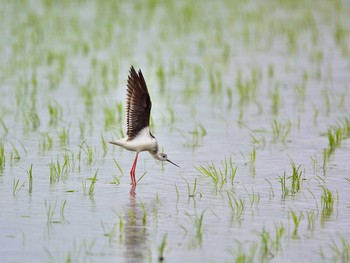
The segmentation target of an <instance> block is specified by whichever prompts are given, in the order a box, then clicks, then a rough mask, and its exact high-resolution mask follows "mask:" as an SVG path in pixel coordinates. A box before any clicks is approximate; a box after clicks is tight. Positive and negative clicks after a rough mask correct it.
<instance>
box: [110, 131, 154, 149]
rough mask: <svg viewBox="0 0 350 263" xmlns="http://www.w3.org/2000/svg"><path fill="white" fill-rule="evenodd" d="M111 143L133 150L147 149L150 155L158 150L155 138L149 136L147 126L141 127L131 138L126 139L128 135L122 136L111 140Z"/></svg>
mask: <svg viewBox="0 0 350 263" xmlns="http://www.w3.org/2000/svg"><path fill="white" fill-rule="evenodd" d="M111 143H112V144H115V145H118V146H120V147H123V148H124V149H126V150H129V151H133V152H143V151H148V152H150V153H151V154H152V155H153V154H156V153H157V152H158V143H157V140H156V139H155V138H154V137H152V136H151V134H150V132H149V127H145V128H143V129H142V130H141V131H140V132H139V133H138V134H137V136H136V137H135V138H133V139H132V140H128V137H124V138H122V139H119V140H115V141H112V142H111Z"/></svg>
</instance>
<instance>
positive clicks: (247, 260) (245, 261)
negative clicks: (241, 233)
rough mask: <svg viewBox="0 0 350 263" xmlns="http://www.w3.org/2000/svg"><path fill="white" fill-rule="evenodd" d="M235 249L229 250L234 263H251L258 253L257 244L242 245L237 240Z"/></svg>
mask: <svg viewBox="0 0 350 263" xmlns="http://www.w3.org/2000/svg"><path fill="white" fill-rule="evenodd" d="M237 243H238V245H237V247H235V248H232V249H229V253H230V254H231V255H232V256H233V257H234V261H233V262H235V263H253V262H255V261H254V260H255V257H256V254H257V252H258V243H257V242H253V243H252V244H243V243H241V242H240V241H238V240H237Z"/></svg>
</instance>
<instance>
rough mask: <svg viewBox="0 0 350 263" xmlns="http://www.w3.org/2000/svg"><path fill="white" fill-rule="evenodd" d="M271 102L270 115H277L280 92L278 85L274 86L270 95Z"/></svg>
mask: <svg viewBox="0 0 350 263" xmlns="http://www.w3.org/2000/svg"><path fill="white" fill-rule="evenodd" d="M271 101H272V113H273V114H274V115H278V113H279V107H280V104H281V102H280V91H279V84H278V83H277V84H275V88H274V91H273V92H272V93H271Z"/></svg>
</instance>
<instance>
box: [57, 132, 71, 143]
mask: <svg viewBox="0 0 350 263" xmlns="http://www.w3.org/2000/svg"><path fill="white" fill-rule="evenodd" d="M58 138H59V139H60V145H61V147H65V146H67V145H68V143H69V128H62V129H61V131H60V132H59V133H58Z"/></svg>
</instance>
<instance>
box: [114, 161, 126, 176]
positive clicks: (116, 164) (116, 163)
mask: <svg viewBox="0 0 350 263" xmlns="http://www.w3.org/2000/svg"><path fill="white" fill-rule="evenodd" d="M113 162H114V164H115V166H117V168H118V170H119V172H120V174H121V175H123V174H124V172H123V170H122V168H120V165H119V164H118V162H117V161H116V159H114V158H113Z"/></svg>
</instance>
